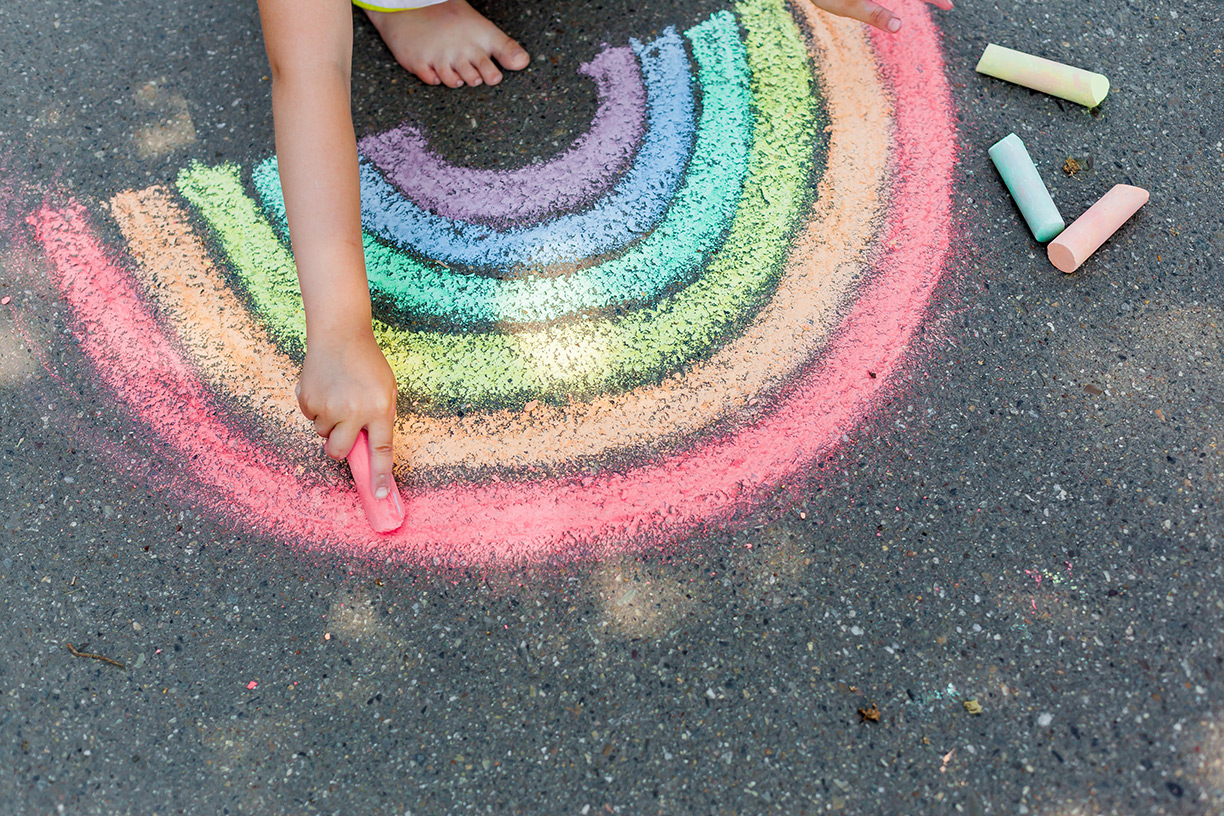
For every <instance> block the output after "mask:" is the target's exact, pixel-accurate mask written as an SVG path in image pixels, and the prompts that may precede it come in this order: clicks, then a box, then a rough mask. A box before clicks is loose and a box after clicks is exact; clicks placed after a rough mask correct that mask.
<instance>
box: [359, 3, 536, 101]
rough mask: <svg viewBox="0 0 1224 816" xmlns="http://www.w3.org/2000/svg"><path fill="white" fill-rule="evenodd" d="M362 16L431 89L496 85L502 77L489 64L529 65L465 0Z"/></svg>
mask: <svg viewBox="0 0 1224 816" xmlns="http://www.w3.org/2000/svg"><path fill="white" fill-rule="evenodd" d="M366 14H368V15H369V16H370V21H371V22H373V23H374V27H375V28H377V29H378V33H379V34H381V35H382V38H383V42H385V43H386V44H387V47H388V48H390V49H391V53H392V54H394V55H395V59H396V61H397V62H399V64H400V65H402V66H404V68H406V69H407V70H409V71H411V72H412V73H414V74H416V75H417V76H418V77H420V78H421V81H422V82H425V83H427V84H429V85H437V84H438V83H441V84H443V85H446V86H448V87H450V88H458V87H461V86H463V85H481V84H485V85H496V84H497V83H499V82H501V79H502V73H501V71H499V70H498V69H497V66H496V65H494V64H493V60H497V61H498V62H499V63H501V66H502V67H503V68H509V69H510V70H512V71H518V70H521V69H523V68H526V67H527V63H528V62H530V57H528V56H527V52H526V51H524V50H523V47H522V46H521V45H519V44H518V43H516V42H515V41H514V40H512V39H510V38H509V37H508V36H506V34H505V32H503V31H502V30H501V29H500V28H498V27H497V26H495V25H493V23H491V22H489V20H488V19H487V18H486V17H485V16H484V15H483V14H481V13H480V12H478V11H476V9H474V8H472V7H471V6H469V5H468V4H467V1H466V0H446V2H444V3H438V4H436V5H433V6H425V7H424V8H417V9H409V10H407V11H392V12H385V11H369V10H368V9H367V10H366Z"/></svg>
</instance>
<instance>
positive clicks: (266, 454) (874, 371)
mask: <svg viewBox="0 0 1224 816" xmlns="http://www.w3.org/2000/svg"><path fill="white" fill-rule="evenodd" d="M898 5H899V6H900V8H899V11H900V12H901V13H903V14H904V15H905V17H906V28H905V30H904V32H903V34H902V35H898V36H889V35H882V34H878V33H876V32H874V31H870V30H868V29H866V28H865V27H863V26H860V25H859V24H856V23H851V22H849V21H845V20H841V19H839V18H834V17H831V16H828V15H825V14H823V13H821V12H817V11H815V10H808V9H809V7H808V6H806V4H799V6H801V7H802V8H799V7H797V8H796V9H795V10H793V11H792V10H788V8H787V7H786V6H784V5H783V3H782V2H781V0H741V2H738V3H736V4H735V5H734V7H733V9H732V10H729V11H723V12H718V13H715V14H713V15H712V16H710V17H709V18H706V19H704V20H702V21H700V22H699V23H698V24H697V25H694V26H692V27H690V28H688V29H687V30H683V31H681V30H676V29H666V30H664V31H663V32H662V33H661V34H659V36H657V37H656V38H655V39H653V40H650V41H648V42H637V41H633V42H630V43H628V44H618V45H614V46H605V48H604V50H603V51H601V52H600V53H598V54H597V55H596V56H595V57H594V58H593V59H591V60H590V61H589V62H588V63H586V64H585V65H584V66H583V67H582V69H581V70H582V72H583V74H584V75H585V76H586V77H587V78H588V79H589V80H590V81H591V82H592V83H593V84H594V86H595V88H596V90H597V93H598V111H597V113H596V114H595V116H594V118H593V119H592V121H591V123H590V126H589V129H588V130H587V131H586V132H585V133H584V134H583V135H582V136H581V137H579V138H578V139H576V140H575V141H574V142H573V143H572V144H571V145H569V146H568V147H567V148H566V149H564V150H562V151H560V152H559V153H557V154H555V155H552V156H549V157H545V158H542V159H540V160H539V161H537V162H535V163H533V164H530V165H528V166H526V167H519V168H515V169H493V170H484V169H475V168H468V167H461V166H456V165H452V164H448V163H446V162H444V161H443V160H441V159H440V158H439V157H438V156H437V155H436V154H435V153H433V152H431V151H430V149H429V145H428V143H427V140H426V139H425V138H424V136H423V135H422V134H421V133H420V132H419V131H417V130H416V129H414V128H413V127H411V126H410V125H407V124H405V125H401V126H399V127H398V128H396V129H393V130H390V131H388V132H385V133H380V134H376V135H372V136H369V137H366V138H364V139H362V140H361V142H360V149H361V155H362V159H361V181H362V198H363V213H362V215H363V224H364V229H365V234H364V242H365V254H366V259H367V265H368V272H369V277H370V285H371V292H372V295H373V298H374V302H375V311H376V327H375V328H376V333H377V336H378V337H379V340H380V342H381V343H382V345H383V348H384V350H385V352H386V354H387V356H388V359H389V360H390V362H391V364H392V366H393V368H394V370H395V372H396V376H397V378H398V380H399V383H400V392H401V399H402V401H403V404H402V405H401V410H400V415H401V419H400V424H399V427H398V428H397V445H398V451H397V462H398V463H399V464H398V466H399V467H401V468H402V471H401V473H400V474H399V475H400V479H401V483H402V484H406V488H405V502H406V508H407V512H408V518H409V521H408V523H407V524H406V525H405V526H404V527H403V528H402V529H401V530H400V531H398V532H397V533H395V534H392V535H390V536H378V535H376V534H374V533H372V532H371V531H370V529H369V527H368V525H367V524H366V522H365V519H364V516H363V515H362V511H361V509H360V507H359V505H358V503H357V500H356V494H355V491H352V490H351V485H349V487H350V489H344V488H343V487H342V486H341V481H340V478H339V474H340V472H339V471H338V470H337V469H336V468H335V467H334V466H329V465H327V464H326V463H325V460H324V458H323V456H322V453H321V445H320V441H319V439H318V438H317V437H316V436H314V434H313V431H312V429H311V427H310V425H309V423H307V422H306V421H305V420H304V419H302V418H301V417H300V416H299V414H298V411H297V406H296V401H295V398H294V396H293V386H294V383H295V382H296V379H297V372H298V370H299V366H300V360H301V354H302V349H303V343H304V337H305V324H304V320H303V313H302V307H301V299H300V295H299V294H298V290H297V282H296V276H295V273H294V267H293V260H292V256H291V254H290V251H289V249H288V248H287V236H286V235H285V228H284V223H283V217H284V216H283V201H282V199H281V195H280V190H279V185H278V181H277V174H276V164H275V160H269V161H266V162H262V163H257V164H256V165H255V166H253V167H252V168H249V169H246V170H244V169H242V168H240V167H238V166H235V165H231V164H221V165H214V166H207V165H204V164H198V163H197V164H192V165H191V166H189V167H186V168H185V169H184V170H183V171H182V172H181V173H180V174H179V176H178V177H177V179H175V181H174V183H173V184H168V185H164V186H154V187H151V188H148V189H144V190H129V191H124V192H121V193H120V194H118V195H116V196H114V197H113V198H112V199H111V200H110V201H109V202H107V205H106V206H105V207H104V208H103V207H93V208H89V207H86V206H85V204H83V203H81V202H78V201H75V200H67V201H63V200H61V201H60V202H58V203H52V204H47V205H44V206H43V208H42V209H40V210H39V211H37V212H36V213H34V214H33V215H32V216H30V218H29V223H30V224H31V225H32V228H33V231H34V234H35V237H36V239H37V240H38V242H39V243H40V244H41V246H42V248H43V250H44V251H45V253H46V256H47V257H48V259H49V260H50V265H51V267H52V269H53V270H54V271H53V276H54V279H55V281H56V283H57V285H58V287H59V289H60V291H61V293H62V296H63V298H64V299H65V300H66V302H67V303H68V304H69V306H70V307H71V310H72V314H73V315H74V321H75V323H74V328H75V329H76V333H77V337H78V340H79V344H80V347H81V349H82V351H83V353H84V355H85V356H86V357H87V358H88V359H89V360H90V362H91V365H92V367H93V369H94V370H95V372H96V376H97V377H99V378H100V379H101V380H102V381H103V382H104V383H105V384H106V386H107V388H108V389H109V390H110V391H112V392H113V393H114V394H115V395H117V397H118V400H119V401H120V402H121V403H122V404H123V405H124V406H126V409H127V410H128V411H129V412H130V413H131V415H132V416H133V417H135V419H136V421H137V422H138V423H139V424H140V425H141V426H142V427H143V428H144V429H145V431H146V433H147V434H148V437H149V439H150V440H151V441H152V442H154V443H155V444H154V445H151V448H150V449H151V450H157V451H164V452H168V453H166V454H164V456H165V459H166V461H165V466H166V467H167V468H169V469H171V470H173V471H174V472H175V473H177V474H179V477H180V478H181V479H183V480H186V481H188V482H189V483H190V484H192V485H194V487H193V491H194V492H193V495H192V496H191V499H192V500H193V501H197V502H199V503H202V504H205V505H207V506H211V507H215V508H216V509H217V511H218V512H219V513H224V514H226V515H227V516H229V517H230V518H232V519H234V520H236V521H237V522H238V523H240V524H241V525H242V526H243V527H244V529H247V530H249V531H251V532H252V533H254V534H256V535H258V536H267V537H273V538H277V539H281V540H283V541H285V542H287V543H289V544H291V545H294V546H302V547H307V548H311V549H320V548H326V549H330V550H332V551H340V552H345V553H349V554H354V555H358V556H362V557H367V558H370V559H380V560H381V559H388V560H392V561H404V562H409V563H436V564H444V565H463V564H469V565H475V564H484V565H490V564H496V563H512V562H517V561H522V560H541V559H546V560H556V559H566V558H571V557H578V556H580V557H600V556H602V555H605V554H609V553H613V552H617V551H621V550H623V549H625V548H627V547H629V548H644V547H654V546H661V545H662V544H664V543H666V542H670V541H675V540H677V539H680V538H682V537H684V536H685V535H689V534H693V533H694V532H696V531H698V530H699V529H702V528H703V527H704V525H707V524H710V523H721V522H725V521H727V520H730V519H733V518H735V517H739V516H742V514H744V513H745V512H750V511H751V510H752V509H753V508H754V507H756V506H758V505H759V503H760V502H761V501H762V500H763V499H764V498H765V497H766V496H768V495H769V494H770V493H771V491H774V490H775V489H776V488H777V487H778V485H779V484H782V483H785V482H787V481H788V480H793V479H795V478H798V477H800V476H802V475H803V474H804V473H805V472H808V471H809V470H810V469H811V468H812V467H813V466H814V465H815V464H816V463H817V462H818V461H819V460H821V458H822V457H824V456H827V455H828V453H829V452H830V450H831V449H832V448H833V447H834V446H836V445H838V444H840V443H841V440H842V439H843V438H844V437H845V435H847V434H849V433H850V432H851V431H853V429H854V428H855V427H856V425H857V424H858V423H859V422H861V421H862V419H863V418H864V417H865V416H866V415H867V414H868V413H869V412H871V411H872V409H873V406H874V405H875V403H876V402H878V400H879V397H880V395H881V394H882V392H883V390H884V389H885V388H887V387H888V385H889V383H890V382H895V381H896V379H897V377H896V375H897V372H899V371H901V370H903V369H904V367H905V366H906V365H907V364H912V355H911V349H910V346H911V340H912V339H913V336H914V334H915V331H916V329H917V328H918V326H919V325H920V323H921V321H922V320H923V317H924V314H925V312H926V310H927V308H928V304H929V301H930V298H931V295H932V292H933V290H934V288H935V287H936V285H937V284H938V282H939V281H940V278H941V275H942V274H943V272H944V269H945V265H946V260H947V258H946V256H947V253H948V250H949V238H950V227H949V221H950V218H951V194H952V188H951V175H952V168H953V162H954V158H955V115H954V111H953V109H952V104H951V100H950V95H949V91H948V88H947V84H946V79H945V75H944V66H943V61H942V57H941V54H940V49H939V45H938V32H937V30H936V28H935V26H934V24H933V23H932V22H931V20H930V18H929V16H928V14H927V11H926V9H925V7H924V6H923V5H922V4H921V3H920V2H919V0H903V2H901V3H899V4H898ZM107 219H109V220H110V221H109V224H110V226H107V224H108V221H107ZM116 227H117V230H118V232H117V233H115V234H119V235H122V236H123V239H124V245H123V247H122V248H113V247H111V246H108V245H107V244H106V242H105V241H104V239H103V238H102V235H103V234H104V233H103V230H104V229H106V230H114V229H115V228H116Z"/></svg>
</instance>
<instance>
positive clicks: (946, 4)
mask: <svg viewBox="0 0 1224 816" xmlns="http://www.w3.org/2000/svg"><path fill="white" fill-rule="evenodd" d="M927 2H928V3H930V4H931V5H932V6H936V7H937V8H941V9H943V10H944V11H951V10H952V0H927Z"/></svg>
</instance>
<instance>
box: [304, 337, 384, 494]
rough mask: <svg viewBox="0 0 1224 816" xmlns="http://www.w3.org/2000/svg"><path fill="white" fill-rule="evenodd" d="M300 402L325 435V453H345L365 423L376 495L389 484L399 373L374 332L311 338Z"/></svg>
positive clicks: (371, 483) (306, 413)
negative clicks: (379, 344) (380, 347)
mask: <svg viewBox="0 0 1224 816" xmlns="http://www.w3.org/2000/svg"><path fill="white" fill-rule="evenodd" d="M298 406H299V407H301V409H302V413H303V414H305V415H306V418H307V419H309V420H311V421H312V422H314V425H315V430H316V431H317V432H318V434H319V436H322V437H326V439H327V446H326V450H327V455H328V456H330V457H332V458H333V459H343V458H345V457H346V456H348V454H349V451H351V450H352V449H353V444H354V443H355V442H356V441H357V434H358V433H360V431H361V429H362V428H365V429H366V432H367V434H368V435H369V437H370V488H371V490H372V491H373V492H374V495H375V496H376V497H377V498H380V499H382V498H386V496H387V494H388V493H389V492H390V490H391V483H392V476H391V467H392V465H393V464H394V461H393V460H394V454H393V446H392V437H393V428H394V425H395V375H394V374H392V373H391V367H390V366H389V365H387V360H386V358H385V357H383V354H382V351H381V350H380V349H379V348H378V344H377V343H376V342H374V334H373V332H371V331H369V330H367V331H365V332H359V333H358V335H357V336H356V337H353V338H343V337H341V338H331V337H328V338H326V339H325V340H315V341H314V342H310V343H309V348H308V351H307V353H306V363H305V365H303V366H302V379H301V382H299V383H298Z"/></svg>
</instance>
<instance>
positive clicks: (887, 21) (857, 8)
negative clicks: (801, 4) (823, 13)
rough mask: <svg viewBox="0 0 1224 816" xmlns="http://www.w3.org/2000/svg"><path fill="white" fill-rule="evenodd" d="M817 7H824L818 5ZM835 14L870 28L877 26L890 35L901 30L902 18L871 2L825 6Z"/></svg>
mask: <svg viewBox="0 0 1224 816" xmlns="http://www.w3.org/2000/svg"><path fill="white" fill-rule="evenodd" d="M817 5H822V4H820V3H817ZM825 8H827V9H828V10H829V11H832V12H833V13H834V14H840V15H842V16H843V17H849V18H851V19H853V20H858V21H859V22H863V23H866V24H867V25H869V26H875V27H876V28H878V29H880V30H881V31H888V32H890V33H894V32H897V31H899V30H900V29H901V18H900V17H898V16H897V15H895V14H893V13H892V12H891V11H889V10H888V9H886V8H884V7H883V6H881V5H879V4H878V3H873V2H871V0H841V2H837V3H836V4H835V5H834V4H830V5H828V6H825Z"/></svg>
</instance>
